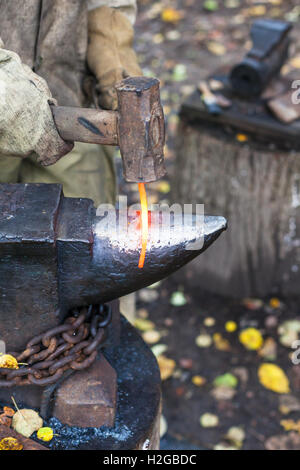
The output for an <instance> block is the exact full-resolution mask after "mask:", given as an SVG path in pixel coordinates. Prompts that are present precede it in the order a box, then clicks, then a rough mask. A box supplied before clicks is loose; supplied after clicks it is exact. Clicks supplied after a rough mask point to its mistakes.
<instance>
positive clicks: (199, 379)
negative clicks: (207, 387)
mask: <svg viewBox="0 0 300 470" xmlns="http://www.w3.org/2000/svg"><path fill="white" fill-rule="evenodd" d="M192 382H193V384H194V385H196V387H202V385H204V384H205V383H206V379H205V378H204V377H201V375H194V377H192Z"/></svg>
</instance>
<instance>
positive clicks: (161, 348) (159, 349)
mask: <svg viewBox="0 0 300 470" xmlns="http://www.w3.org/2000/svg"><path fill="white" fill-rule="evenodd" d="M167 349H168V346H167V345H166V344H156V345H155V346H152V348H151V351H152V353H153V354H154V356H155V357H156V358H158V357H159V356H161V355H162V354H163V353H164V352H166V351H167Z"/></svg>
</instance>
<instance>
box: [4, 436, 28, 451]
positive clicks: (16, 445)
mask: <svg viewBox="0 0 300 470" xmlns="http://www.w3.org/2000/svg"><path fill="white" fill-rule="evenodd" d="M22 449H23V445H22V444H21V442H20V441H18V439H16V438H14V437H4V438H3V439H1V441H0V450H22Z"/></svg>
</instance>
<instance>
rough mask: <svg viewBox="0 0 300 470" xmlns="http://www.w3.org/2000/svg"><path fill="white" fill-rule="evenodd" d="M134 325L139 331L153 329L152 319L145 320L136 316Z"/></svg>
mask: <svg viewBox="0 0 300 470" xmlns="http://www.w3.org/2000/svg"><path fill="white" fill-rule="evenodd" d="M134 326H135V327H136V328H137V329H138V330H140V331H149V330H153V329H154V327H155V325H154V323H153V322H152V321H150V320H146V319H144V318H136V319H135V320H134Z"/></svg>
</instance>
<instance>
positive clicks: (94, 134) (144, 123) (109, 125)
mask: <svg viewBox="0 0 300 470" xmlns="http://www.w3.org/2000/svg"><path fill="white" fill-rule="evenodd" d="M116 91H117V96H118V111H105V110H102V109H92V108H75V107H74V108H73V107H65V106H51V109H52V113H53V117H54V121H55V124H56V127H57V130H58V132H59V134H60V136H61V137H62V138H63V139H64V140H66V141H78V142H88V143H92V144H103V145H119V147H120V152H121V156H122V161H123V174H124V178H125V180H126V181H128V182H134V183H149V182H151V181H157V180H158V179H160V178H161V177H163V176H164V175H165V172H166V171H165V167H164V143H165V124H164V114H163V109H162V106H161V103H160V93H159V81H158V80H157V79H156V78H148V77H130V78H126V79H125V80H122V81H121V82H120V83H118V84H117V85H116Z"/></svg>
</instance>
